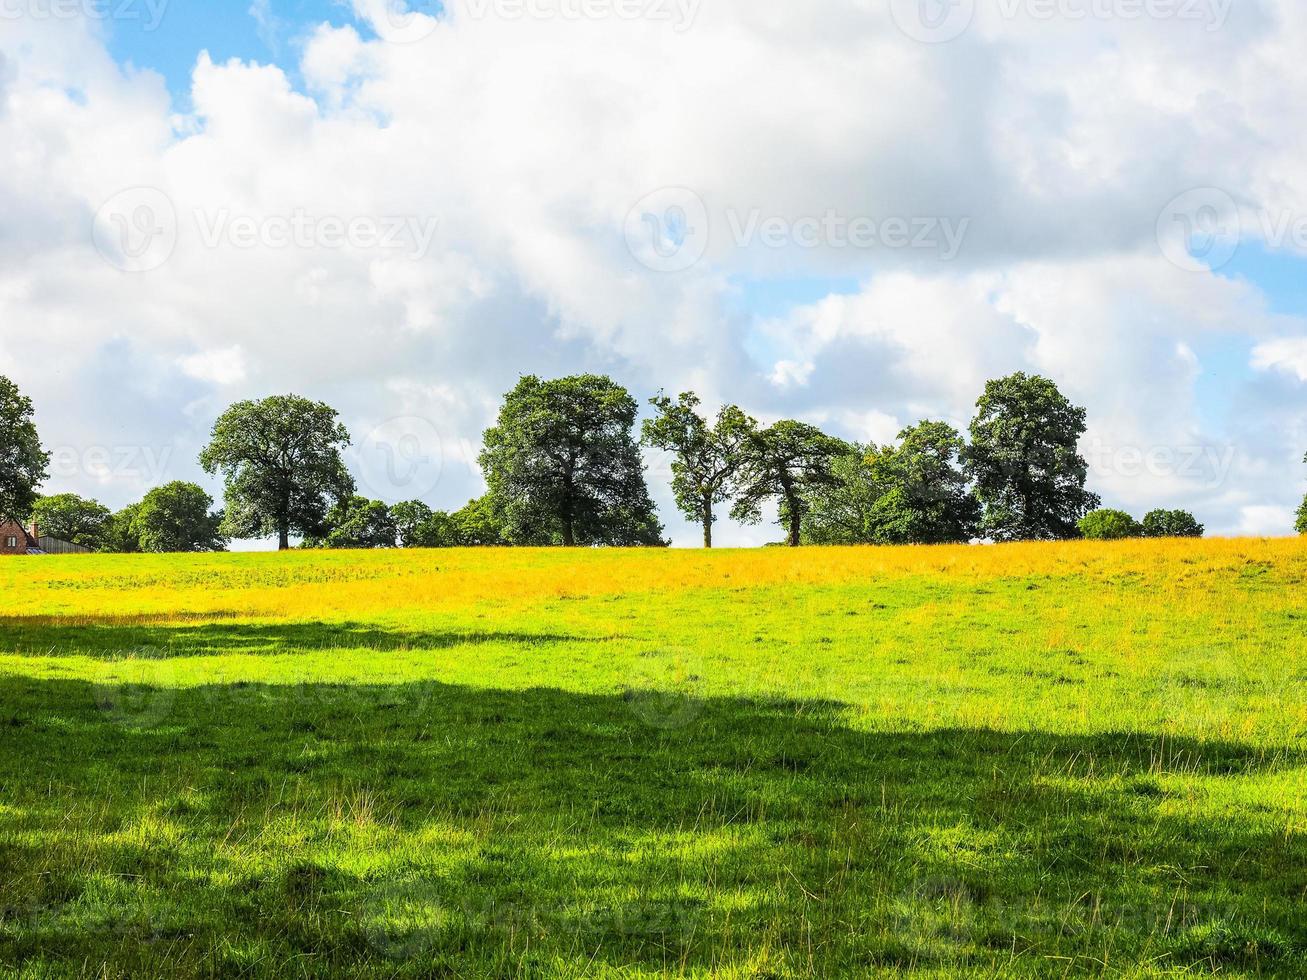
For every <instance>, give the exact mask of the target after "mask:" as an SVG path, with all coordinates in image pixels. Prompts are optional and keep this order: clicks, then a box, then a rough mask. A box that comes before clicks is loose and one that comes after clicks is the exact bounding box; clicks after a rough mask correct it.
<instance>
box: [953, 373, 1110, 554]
mask: <svg viewBox="0 0 1307 980" xmlns="http://www.w3.org/2000/svg"><path fill="white" fill-rule="evenodd" d="M976 408H977V414H976V417H975V419H974V420H973V421H972V423H971V445H970V446H968V447H967V448H966V449H965V450H964V452H963V462H964V464H965V466H966V470H967V473H968V475H969V476H970V477H971V478H972V479H973V480H974V481H975V484H976V496H977V497H978V498H979V500H980V502H981V504H982V505H983V506H984V509H985V510H984V517H983V519H982V521H981V533H982V534H984V535H985V536H986V537H989V538H991V539H993V540H995V541H1028V540H1067V539H1071V538H1074V537H1077V536H1078V533H1079V532H1078V528H1077V522H1078V521H1079V520H1080V518H1081V517H1083V516H1084V515H1085V514H1086V513H1088V512H1089V511H1090V510H1092V509H1093V508H1095V507H1097V506H1098V504H1099V498H1098V495H1097V494H1094V493H1090V492H1089V491H1088V490H1086V489H1085V480H1086V478H1087V476H1088V472H1089V466H1088V464H1087V463H1086V462H1085V459H1084V457H1082V456H1081V455H1080V453H1079V450H1078V448H1077V445H1078V443H1079V441H1080V437H1081V436H1083V435H1084V433H1085V410H1084V409H1083V408H1078V407H1077V406H1075V405H1072V404H1071V403H1070V402H1069V401H1067V399H1066V397H1065V396H1063V394H1062V393H1061V392H1060V391H1058V389H1057V385H1055V384H1054V383H1053V382H1052V381H1049V380H1048V379H1047V378H1042V377H1039V376H1038V375H1027V374H1024V373H1022V372H1017V373H1016V374H1012V375H1009V376H1008V377H1006V378H1000V379H998V380H995V381H990V382H988V383H987V384H986V385H985V392H984V394H983V395H981V396H980V400H979V401H978V402H977V403H976Z"/></svg>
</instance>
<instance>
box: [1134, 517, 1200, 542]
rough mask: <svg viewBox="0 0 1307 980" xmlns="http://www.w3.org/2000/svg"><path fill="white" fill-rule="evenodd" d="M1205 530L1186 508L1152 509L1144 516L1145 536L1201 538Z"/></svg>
mask: <svg viewBox="0 0 1307 980" xmlns="http://www.w3.org/2000/svg"><path fill="white" fill-rule="evenodd" d="M1206 530H1207V529H1206V528H1205V527H1203V526H1202V525H1201V524H1199V523H1198V519H1197V518H1196V517H1194V515H1193V514H1191V513H1189V512H1188V511H1187V510H1154V511H1151V512H1150V513H1149V514H1148V515H1147V516H1146V517H1145V518H1144V537H1146V538H1201V537H1202V536H1203V534H1204V532H1205V531H1206Z"/></svg>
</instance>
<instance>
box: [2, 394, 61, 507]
mask: <svg viewBox="0 0 1307 980" xmlns="http://www.w3.org/2000/svg"><path fill="white" fill-rule="evenodd" d="M32 414H33V412H32V400H31V399H30V398H27V397H25V396H24V395H23V394H22V393H21V392H19V390H18V386H17V385H16V384H14V383H13V382H12V381H10V380H9V379H8V378H6V377H4V376H3V375H0V517H13V518H18V519H22V518H25V517H27V516H28V515H29V514H30V513H31V512H32V505H33V504H35V503H36V500H37V492H36V491H37V488H38V487H39V486H40V485H41V484H42V483H44V482H45V478H46V476H47V473H46V467H47V466H49V464H50V454H49V453H47V452H46V451H45V450H44V449H42V448H41V439H40V437H39V436H38V435H37V433H36V425H35V424H34V423H33V422H32Z"/></svg>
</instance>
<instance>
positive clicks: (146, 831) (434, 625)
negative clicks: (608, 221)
mask: <svg viewBox="0 0 1307 980" xmlns="http://www.w3.org/2000/svg"><path fill="white" fill-rule="evenodd" d="M0 596H2V597H3V605H2V606H0V975H5V976H10V975H13V976H20V977H46V976H51V977H53V976H94V977H102V976H103V977H115V976H127V975H131V976H160V977H162V976H169V977H171V976H178V977H189V976H206V977H241V976H248V977H277V978H294V977H328V976H339V975H354V976H370V977H519V976H520V977H615V976H622V977H655V976H658V977H662V976H687V977H709V976H711V977H723V978H746V977H753V978H779V977H823V978H825V977H875V976H892V975H899V974H905V973H913V974H914V975H920V976H924V977H931V976H933V977H973V976H974V977H995V976H1003V977H1007V976H1014V977H1019V976H1050V977H1064V976H1081V975H1109V976H1149V977H1155V976H1156V977H1160V976H1200V975H1219V976H1222V977H1270V976H1282V977H1303V976H1307V798H1305V795H1304V790H1305V789H1307V705H1305V704H1304V698H1303V690H1304V682H1305V681H1307V541H1303V540H1285V541H1257V540H1239V541H1202V542H1195V541H1189V542H1180V541H1176V542H1129V543H1121V544H1091V543H1074V544H1064V545H1014V546H1004V547H994V548H968V547H945V548H904V549H832V550H824V549H803V550H799V551H789V550H784V549H768V550H760V551H750V552H730V551H720V552H713V553H702V552H672V551H640V552H612V551H575V552H562V551H549V552H545V551H530V550H504V551H498V550H496V551H448V552H446V551H430V552H420V551H419V552H415V551H397V552H367V553H299V552H296V553H290V554H285V555H214V556H186V557H148V556H122V557H76V556H72V557H67V558H45V559H11V560H4V561H0Z"/></svg>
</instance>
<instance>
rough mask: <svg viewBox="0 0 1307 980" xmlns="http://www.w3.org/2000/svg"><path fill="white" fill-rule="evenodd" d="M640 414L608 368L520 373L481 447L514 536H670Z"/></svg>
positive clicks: (523, 540)
mask: <svg viewBox="0 0 1307 980" xmlns="http://www.w3.org/2000/svg"><path fill="white" fill-rule="evenodd" d="M635 415H636V404H635V400H634V399H633V398H632V397H631V396H630V394H628V393H627V391H626V389H625V388H623V387H621V386H620V385H618V384H616V383H615V382H613V381H612V380H611V379H609V378H605V377H601V376H598V375H592V374H588V375H580V376H576V377H570V378H560V379H558V380H556V381H541V380H540V379H539V378H536V377H530V376H528V377H524V378H522V380H521V381H519V382H518V384H517V387H515V388H514V389H513V390H512V391H510V392H509V393H508V395H507V396H506V397H505V400H504V405H503V407H502V408H501V409H500V411H499V419H498V421H497V423H496V424H495V426H494V427H493V428H491V429H488V430H487V431H486V434H485V447H484V449H483V450H482V452H481V467H482V469H483V470H484V472H485V476H486V482H487V483H488V484H489V486H490V493H491V495H492V497H493V503H494V508H495V510H496V512H497V513H498V514H500V515H502V518H503V522H504V528H505V532H506V534H507V537H508V539H509V540H510V541H512V542H513V543H515V544H562V545H563V546H564V547H573V546H575V545H628V546H629V545H664V544H665V542H664V541H663V540H662V526H661V525H660V524H659V523H658V518H657V515H656V514H655V512H654V505H653V501H652V500H650V498H649V489H648V487H647V486H646V485H645V481H644V463H643V462H642V460H641V459H640V450H639V447H637V446H636V443H635V440H634V439H633V438H632V436H631V429H632V426H634V425H635Z"/></svg>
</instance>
